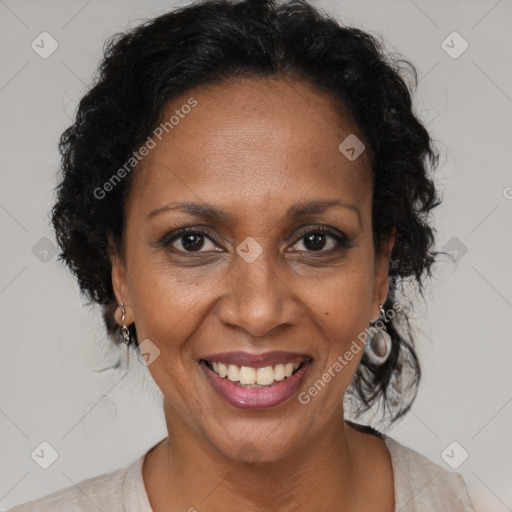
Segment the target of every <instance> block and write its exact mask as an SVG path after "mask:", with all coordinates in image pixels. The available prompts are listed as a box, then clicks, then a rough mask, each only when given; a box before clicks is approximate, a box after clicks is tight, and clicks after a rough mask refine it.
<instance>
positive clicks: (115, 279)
mask: <svg viewBox="0 0 512 512" xmlns="http://www.w3.org/2000/svg"><path fill="white" fill-rule="evenodd" d="M109 257H110V262H111V264H112V288H113V289H114V295H115V298H116V302H117V304H118V305H120V304H121V303H124V307H125V311H126V318H125V323H126V325H129V324H131V323H132V322H133V312H132V309H131V307H130V306H131V299H130V293H129V287H128V278H127V272H126V265H125V263H124V261H123V258H122V257H121V255H120V254H119V252H118V250H117V248H116V247H115V244H114V242H112V239H110V238H109ZM118 311H119V308H118V309H117V310H116V315H115V317H116V321H117V322H118V323H119V324H120V323H121V317H120V316H119V315H118ZM118 316H119V318H118Z"/></svg>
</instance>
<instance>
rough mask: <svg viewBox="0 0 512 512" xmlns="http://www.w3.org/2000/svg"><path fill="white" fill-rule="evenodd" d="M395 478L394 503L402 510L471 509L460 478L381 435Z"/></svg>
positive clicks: (438, 511) (467, 511) (455, 511)
mask: <svg viewBox="0 0 512 512" xmlns="http://www.w3.org/2000/svg"><path fill="white" fill-rule="evenodd" d="M384 442H385V443H386V446H387V448H388V450H389V453H390V456H391V463H392V466H393V475H394V480H395V501H396V503H395V505H396V508H397V510H401V511H402V512H412V511H414V512H416V511H417V512H423V511H431V510H432V511H433V510H435V511H436V512H442V511H447V512H448V511H450V512H459V511H460V512H473V510H474V509H473V506H472V503H471V500H470V498H469V495H468V492H467V488H466V484H465V482H464V479H463V478H462V476H461V475H460V474H459V473H455V472H452V471H448V470H446V469H444V468H443V467H441V466H440V465H438V464H435V463H434V462H432V461H431V460H429V459H428V458H427V457H425V456H423V455H421V454H420V453H418V452H416V451H415V450H412V449H411V448H408V447H406V446H404V445H402V444H400V443H399V442H398V441H395V440H394V439H392V438H390V437H387V436H384Z"/></svg>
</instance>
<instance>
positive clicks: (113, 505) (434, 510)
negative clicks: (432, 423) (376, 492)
mask: <svg viewBox="0 0 512 512" xmlns="http://www.w3.org/2000/svg"><path fill="white" fill-rule="evenodd" d="M383 438H384V441H385V443H386V446H387V448H388V450H389V453H390V456H391V464H392V467H393V477H394V482H395V510H396V511H400V512H474V509H473V506H472V504H471V500H470V498H469V496H468V493H467V490H466V485H465V483H464V479H463V478H462V476H461V475H460V474H459V473H454V472H451V471H447V470H445V469H443V468H442V467H440V466H438V465H437V464H434V463H433V462H431V461H430V460H429V459H427V458H426V457H424V456H423V455H420V454H419V453H417V452H415V451H414V450H411V449H410V448H407V447H405V446H403V445H402V444H400V443H398V442H397V441H395V440H394V439H392V438H390V437H387V436H385V435H383ZM160 442H161V441H160ZM157 444H159V443H157ZM155 446H157V445H154V446H153V447H152V448H150V449H149V450H148V451H147V452H146V453H145V454H143V455H141V456H140V457H139V458H138V459H137V460H135V461H134V462H133V463H132V464H130V465H129V466H127V467H125V468H123V469H118V470H116V471H113V472H112V473H105V474H103V475H99V476H96V477H93V478H89V479H87V480H83V481H82V482H80V483H79V484H77V486H70V487H68V488H66V489H62V490H60V491H57V492H54V493H53V494H50V495H48V496H45V497H43V498H39V499H36V500H34V501H30V502H28V503H25V504H23V505H18V506H15V507H14V508H11V509H10V510H9V511H8V512H71V511H72V512H98V510H102V511H104V512H153V510H152V508H151V505H150V503H149V499H148V495H147V493H146V488H145V487H144V480H143V478H142V464H143V462H144V458H145V456H146V454H147V453H148V452H149V451H151V449H153V448H154V447H155Z"/></svg>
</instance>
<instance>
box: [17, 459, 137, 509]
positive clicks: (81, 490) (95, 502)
mask: <svg viewBox="0 0 512 512" xmlns="http://www.w3.org/2000/svg"><path fill="white" fill-rule="evenodd" d="M139 461H140V459H139V460H137V461H135V462H134V463H132V464H130V465H129V466H127V467H125V468H122V469H118V470H116V471H113V472H111V473H104V474H102V475H99V476H95V477H93V478H88V479H87V480H83V481H81V482H79V483H77V484H76V485H72V486H69V487H66V488H65V489H62V490H59V491H56V492H54V493H52V494H49V495H47V496H44V497H42V498H38V499H36V500H33V501H29V502H27V503H23V504H21V505H17V506H15V507H14V508H11V509H9V511H8V512H50V511H51V512H69V511H70V510H72V511H73V512H89V511H91V512H93V511H94V512H98V510H105V511H107V510H108V511H109V512H124V511H125V505H124V496H125V494H126V489H125V486H126V482H127V475H128V474H129V473H130V470H133V468H135V467H136V466H137V464H138V462H139Z"/></svg>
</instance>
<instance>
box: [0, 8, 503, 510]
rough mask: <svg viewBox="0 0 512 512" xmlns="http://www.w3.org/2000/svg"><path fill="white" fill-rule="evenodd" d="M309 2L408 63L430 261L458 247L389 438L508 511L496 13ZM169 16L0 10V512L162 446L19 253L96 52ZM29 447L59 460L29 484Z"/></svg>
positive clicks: (137, 382) (42, 222)
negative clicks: (413, 71) (423, 167)
mask: <svg viewBox="0 0 512 512" xmlns="http://www.w3.org/2000/svg"><path fill="white" fill-rule="evenodd" d="M318 3H319V4H320V5H321V6H323V7H325V8H326V9H327V10H328V11H330V12H331V13H334V14H335V15H336V16H337V17H338V18H340V19H342V20H344V21H345V22H346V23H347V24H353V25H356V26H359V27H361V28H363V29H365V30H368V31H370V32H372V33H374V34H382V36H383V37H384V40H385V41H386V42H387V47H388V49H390V50H392V51H399V52H400V53H401V54H402V55H404V57H406V58H408V59H410V60H411V61H412V62H413V63H414V64H415V65H416V66H417V69H418V72H419V76H420V78H421V82H420V86H419V88H418V91H417V93H416V95H415V103H416V108H417V111H418V113H419V115H420V116H421V117H422V118H423V119H424V120H425V121H426V122H427V124H428V127H429V129H430V130H431V132H432V134H433V136H434V137H435V138H436V139H437V140H438V141H440V144H439V148H440V150H441V156H442V158H441V166H440V168H439V171H438V182H439V184H440V186H441V187H442V190H443V194H444V204H443V205H442V206H441V207H440V208H439V209H438V210H437V212H436V225H437V227H438V229H439V234H438V246H439V247H443V246H445V244H446V243H447V242H448V241H450V240H451V239H453V238H454V237H455V240H452V241H451V242H450V244H451V245H453V244H456V245H457V246H458V247H464V246H465V247H467V253H466V254H464V255H462V257H460V255H461V254H462V253H461V252H459V257H460V259H459V261H458V263H457V264H456V265H453V264H451V265H450V264H448V263H444V264H442V265H439V267H438V274H437V275H438V279H437V280H435V281H433V282H432V285H431V286H430V288H429V291H428V294H427V305H428V307H427V308H425V307H423V306H421V303H420V304H419V307H418V310H417V323H418V329H419V342H420V349H419V350H420V353H421V357H422V362H423V370H424V379H423V382H422V386H421V390H420V393H419V396H418V399H417V401H416V402H415V405H414V407H413V410H412V412H411V413H410V414H409V415H408V416H407V418H406V419H405V420H404V421H403V422H402V423H401V424H400V425H398V427H397V428H395V429H394V430H392V431H390V432H388V435H391V436H393V437H395V438H396V439H397V440H398V441H400V442H402V443H403V444H406V445H407V446H410V447H412V448H414V449H416V450H417V451H419V452H420V453H422V454H424V455H426V456H427V457H429V458H430V459H431V460H433V461H435V462H436V463H438V464H440V465H442V466H444V467H446V468H448V466H447V465H446V463H445V461H444V460H443V459H442V457H441V453H442V452H443V450H445V448H446V447H447V446H448V445H449V444H450V443H452V442H453V441H456V442H457V443H459V445H460V447H462V448H463V449H464V450H466V451H467V452H468V453H469V457H468V459H467V460H466V461H465V462H464V463H463V464H462V465H460V467H459V468H458V471H460V472H461V473H462V474H463V476H464V478H465V480H466V482H467V485H468V487H469V490H470V494H471V496H472V498H473V500H474V502H475V505H476V506H477V508H478V509H479V510H492V511H494V512H501V511H507V510H512V486H511V485H510V484H511V483H512V442H511V440H510V433H511V432H512V376H511V375H512V372H511V362H512V343H511V341H512V339H511V334H510V320H511V318H512V316H511V313H512V286H511V280H512V271H511V265H510V261H511V260H512V237H511V218H512V188H511V187H512V171H511V164H512V162H511V160H512V158H511V156H512V150H511V143H512V126H511V125H512V123H511V113H512V73H511V62H512V60H511V58H512V55H511V53H512V44H511V42H512V41H511V39H512V36H511V30H510V27H511V26H512V2H511V1H510V0H500V1H496V0H489V1H487V0H478V1H476V0H473V1H465V2H462V1H446V0H435V1H432V0H431V1H428V2H427V1H426V0H414V1H413V0H394V1H391V0H387V1H377V0H374V1H369V0H365V1H362V0H351V1H343V2H341V1H339V0H323V1H321V2H318ZM173 5H177V4H176V3H173V2H170V1H167V2H164V1H151V2H142V1H139V2H137V1H134V0H130V1H126V0H125V1H121V0H116V1H114V0H108V1H101V2H100V1H99V0H89V1H84V0H73V1H63V0H61V1H39V2H36V1H35V0H32V1H26V0H25V1H24V0H0V20H1V22H0V27H1V29H0V34H1V35H0V37H1V45H0V53H1V56H2V67H1V71H0V107H1V113H2V115H1V121H0V122H1V130H2V132H1V135H2V138H1V141H2V145H1V151H0V155H1V170H0V173H1V179H2V186H1V189H0V226H1V229H2V244H1V253H0V258H1V259H0V261H1V265H0V311H1V326H2V356H1V358H0V389H1V400H0V432H1V438H0V451H1V456H0V509H2V507H3V509H6V508H9V507H11V506H13V505H14V504H17V503H21V502H24V501H27V500H29V499H35V498H37V497H40V496H43V495H46V494H48V493H50V492H53V491H55V490H58V489H61V488H64V487H67V486H69V485H72V484H74V483H78V482H80V480H83V479H85V478H88V477H91V476H95V475H98V474H100V473H103V472H107V471H112V470H114V469H117V468H119V467H122V466H124V465H127V464H128V463H130V462H131V461H132V460H134V459H135V458H136V457H138V456H139V455H140V454H142V453H143V451H145V450H146V449H148V448H149V447H150V446H151V445H153V444H154V443H156V442H157V441H158V440H160V439H161V438H163V437H165V435H166V430H165V424H164V419H163V414H162V412H161V404H160V397H159V391H158V390H157V388H156V387H155V386H154V384H152V381H151V378H150V377H148V373H147V370H146V368H145V367H143V366H142V365H141V364H140V363H139V362H138V361H137V360H136V359H135V358H134V357H133V356H132V360H131V368H132V371H130V372H129V373H128V374H127V375H126V376H125V377H124V378H122V377H123V373H122V372H117V373H115V372H108V371H107V372H103V373H94V372H92V370H93V369H100V368H102V367H104V366H107V365H108V364H109V363H113V362H115V361H116V358H118V357H119V354H118V353H117V352H116V351H115V350H114V351H112V350H108V347H109V344H108V342H107V340H106V336H105V334H104V331H103V326H102V323H101V319H100V316H99V314H98V311H97V310H95V309H94V308H88V307H84V305H83V301H82V299H81V298H80V297H79V294H78V288H77V286H76V284H75V282H74V280H73V278H72V277H71V275H70V274H68V272H67V270H65V269H64V268H63V267H62V265H61V264H60V263H59V262H57V260H56V257H55V256H54V255H53V253H52V248H51V246H50V247H49V252H48V253H44V250H45V246H44V245H43V246H41V245H36V244H38V243H39V244H44V242H40V240H41V239H42V238H44V237H48V238H50V239H51V240H53V235H52V232H51V230H50V228H49V225H48V211H49V209H50V207H51V205H52V202H53V191H52V189H53V187H54V186H55V183H56V177H55V173H56V170H57V168H58V154H57V149H56V145H57V140H58V137H59V135H60V133H61V132H62V131H63V130H64V129H65V128H66V127H67V126H68V125H69V124H70V122H71V118H72V115H73V113H74V110H75V107H76V105H77V101H78V100H79V98H80V97H81V96H82V95H83V93H84V92H85V91H86V89H87V86H88V84H89V83H90V80H91V77H92V74H93V73H94V71H95V69H96V66H97V63H98V61H99V59H100V57H101V54H102V46H103V43H104V40H105V39H106V38H107V36H109V35H111V34H113V33H114V32H118V31H121V30H124V29H125V28H126V27H127V26H133V25H134V24H137V22H138V20H139V19H142V18H147V17H150V16H153V15H157V14H161V13H163V12H164V11H166V10H168V9H170V8H172V6H173ZM43 31H46V32H49V33H50V34H51V36H52V37H53V38H55V40H56V41H57V42H58V44H59V47H58V49H57V50H56V51H55V53H53V54H52V55H51V56H50V57H49V58H47V59H42V58H41V57H40V56H39V55H38V54H37V53H36V52H35V51H34V50H33V49H32V48H31V43H32V41H33V40H35V39H36V38H37V37H38V36H39V34H41V32H43ZM454 31H456V32H458V33H459V34H460V35H461V36H462V37H463V38H464V40H466V41H467V42H468V44H469V47H468V49H467V50H466V51H465V52H464V53H463V54H462V55H460V56H459V57H458V58H456V59H454V58H452V57H451V56H449V55H448V54H447V53H446V52H445V50H444V49H443V48H442V46H441V43H442V42H443V40H445V39H446V38H447V36H448V35H449V34H451V33H452V32H454ZM448 44H450V45H452V46H454V51H455V50H457V49H458V48H460V47H461V46H460V42H459V41H457V40H454V43H450V39H449V40H448ZM451 245H448V247H451ZM34 246H36V249H34V250H33V248H34ZM47 249H48V248H47ZM45 259H47V260H48V261H46V262H44V260H45ZM43 441H47V442H48V443H50V444H51V445H52V446H53V447H54V448H55V450H56V451H57V452H58V454H59V457H58V459H57V460H56V462H55V463H54V464H53V465H52V466H50V468H49V469H46V470H43V469H41V468H40V467H39V466H38V465H37V464H36V463H35V462H34V460H32V458H31V453H32V452H33V451H34V449H35V448H37V447H38V446H39V445H40V443H41V442H43ZM462 453H463V452H462V451H461V448H459V447H458V446H457V447H456V448H455V450H454V452H450V451H449V454H450V455H452V460H457V459H458V458H460V457H461V454H462Z"/></svg>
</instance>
